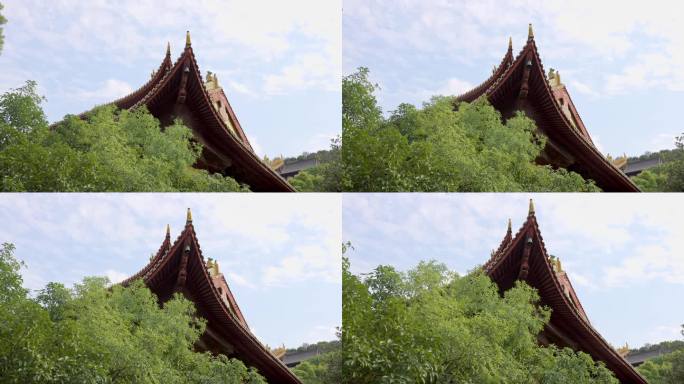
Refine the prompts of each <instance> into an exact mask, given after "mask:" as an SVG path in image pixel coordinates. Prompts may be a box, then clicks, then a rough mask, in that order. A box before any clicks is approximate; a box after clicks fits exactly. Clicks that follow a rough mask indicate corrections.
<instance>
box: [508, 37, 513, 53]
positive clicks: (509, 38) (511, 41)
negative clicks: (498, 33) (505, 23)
mask: <svg viewBox="0 0 684 384" xmlns="http://www.w3.org/2000/svg"><path fill="white" fill-rule="evenodd" d="M508 50H509V51H512V50H513V38H512V37H511V36H508Z"/></svg>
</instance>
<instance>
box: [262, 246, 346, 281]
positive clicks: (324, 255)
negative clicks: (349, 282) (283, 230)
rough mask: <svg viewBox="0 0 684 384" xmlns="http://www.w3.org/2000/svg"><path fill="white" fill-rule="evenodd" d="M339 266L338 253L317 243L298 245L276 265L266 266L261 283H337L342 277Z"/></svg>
mask: <svg viewBox="0 0 684 384" xmlns="http://www.w3.org/2000/svg"><path fill="white" fill-rule="evenodd" d="M341 268H342V267H341V264H340V257H339V253H336V252H330V250H329V249H326V248H323V247H321V246H318V245H307V246H300V247H297V248H295V249H294V250H293V251H292V253H291V254H290V256H287V257H285V258H283V259H282V260H281V261H280V262H279V263H278V264H277V265H273V266H269V267H266V268H265V269H264V271H263V283H264V284H265V285H267V286H278V285H283V284H287V283H291V282H299V281H305V280H317V281H326V282H331V283H337V282H340V281H341V278H342V269H341Z"/></svg>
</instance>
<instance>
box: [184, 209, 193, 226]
mask: <svg viewBox="0 0 684 384" xmlns="http://www.w3.org/2000/svg"><path fill="white" fill-rule="evenodd" d="M185 221H186V223H192V211H191V210H190V208H188V213H187V215H186V216H185Z"/></svg>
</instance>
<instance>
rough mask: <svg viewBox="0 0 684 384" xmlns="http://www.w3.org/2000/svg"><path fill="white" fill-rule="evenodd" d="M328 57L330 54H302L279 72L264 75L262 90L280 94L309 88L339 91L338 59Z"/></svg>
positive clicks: (270, 93)
mask: <svg viewBox="0 0 684 384" xmlns="http://www.w3.org/2000/svg"><path fill="white" fill-rule="evenodd" d="M332 58H333V59H334V58H335V56H334V55H332ZM330 59H331V55H324V54H321V53H308V54H305V55H302V56H300V57H299V58H298V59H297V60H296V61H295V62H294V63H292V64H290V65H288V66H286V67H284V68H283V69H282V70H281V71H280V72H279V73H277V74H269V75H266V76H264V92H265V93H266V94H267V95H281V94H287V93H291V92H294V91H300V90H304V89H309V88H316V89H323V90H326V91H331V92H334V91H339V90H340V77H339V74H340V72H339V65H338V64H337V63H338V62H339V61H338V60H334V61H332V62H331V61H330Z"/></svg>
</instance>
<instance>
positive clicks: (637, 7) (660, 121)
mask: <svg viewBox="0 0 684 384" xmlns="http://www.w3.org/2000/svg"><path fill="white" fill-rule="evenodd" d="M683 13H684V3H680V2H672V1H657V0H656V1H631V0H630V1H617V0H615V1H609V0H606V1H591V0H577V1H558V0H556V1H553V0H552V1H548V0H512V1H505V2H504V1H498V0H462V1H447V0H426V1H407V0H404V1H365V0H345V2H344V17H343V24H342V28H343V40H344V46H343V73H344V74H349V73H352V72H354V71H355V70H356V68H357V67H359V66H365V67H368V68H369V69H370V71H371V78H372V80H373V81H375V82H377V83H379V84H380V87H381V88H382V90H381V91H379V92H378V97H379V101H380V104H381V106H382V107H383V110H384V111H385V112H388V111H392V110H394V109H396V107H397V105H398V104H400V103H402V102H408V103H412V104H414V105H421V104H422V102H424V101H427V100H429V98H430V96H432V95H435V94H443V95H454V94H460V93H462V92H464V91H466V90H469V89H471V88H472V87H474V86H476V85H478V84H479V83H481V82H482V81H484V80H485V79H486V78H488V77H489V76H490V75H491V73H492V67H493V66H495V65H498V64H499V63H500V62H501V59H502V58H503V56H504V54H505V53H506V49H507V47H508V37H509V36H512V38H513V51H514V54H516V55H517V53H518V52H520V49H521V48H522V46H523V45H524V44H525V42H526V39H527V25H528V23H533V25H534V33H535V40H536V42H537V47H538V48H539V51H540V55H541V60H542V63H543V64H544V68H545V70H546V71H548V69H549V68H555V69H556V70H558V71H560V74H561V80H562V81H563V82H564V83H565V85H566V86H567V87H568V90H569V92H570V94H571V95H572V98H573V101H574V103H575V105H576V107H577V109H578V111H579V113H580V115H581V116H582V120H583V121H584V123H585V125H586V126H587V129H588V130H589V133H590V134H591V135H592V138H593V141H594V143H596V144H597V146H598V147H599V149H600V150H601V151H603V152H604V153H610V154H612V155H616V154H619V155H621V154H622V153H627V154H628V155H629V154H631V155H635V154H641V153H643V152H644V151H647V150H651V151H654V150H658V149H663V148H673V147H674V144H673V143H674V137H675V135H677V134H681V133H682V132H684V125H682V124H681V117H680V114H679V111H680V104H681V101H682V99H684V92H683V91H684V23H682V22H681V15H682V14H683Z"/></svg>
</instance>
